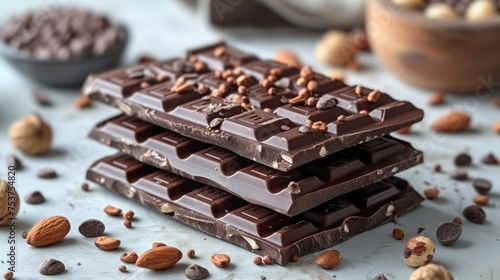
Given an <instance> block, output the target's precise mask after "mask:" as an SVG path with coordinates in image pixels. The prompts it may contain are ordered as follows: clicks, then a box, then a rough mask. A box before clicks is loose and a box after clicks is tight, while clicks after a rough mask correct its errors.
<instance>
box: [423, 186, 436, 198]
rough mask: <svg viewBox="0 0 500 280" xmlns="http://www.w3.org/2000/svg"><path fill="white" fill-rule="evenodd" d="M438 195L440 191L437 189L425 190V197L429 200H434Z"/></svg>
mask: <svg viewBox="0 0 500 280" xmlns="http://www.w3.org/2000/svg"><path fill="white" fill-rule="evenodd" d="M438 195H439V189H438V188H437V187H434V188H426V189H424V196H425V197H426V198H427V199H434V198H436V197H437V196H438Z"/></svg>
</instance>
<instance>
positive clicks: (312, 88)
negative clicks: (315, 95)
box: [307, 80, 318, 92]
mask: <svg viewBox="0 0 500 280" xmlns="http://www.w3.org/2000/svg"><path fill="white" fill-rule="evenodd" d="M307 89H308V90H309V91H311V92H316V91H317V90H318V83H317V82H316V81H314V80H311V81H309V82H308V83H307Z"/></svg>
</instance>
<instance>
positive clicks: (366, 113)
mask: <svg viewBox="0 0 500 280" xmlns="http://www.w3.org/2000/svg"><path fill="white" fill-rule="evenodd" d="M359 114H360V115H368V111H366V110H361V111H359Z"/></svg>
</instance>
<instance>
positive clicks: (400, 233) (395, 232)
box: [392, 228, 405, 240]
mask: <svg viewBox="0 0 500 280" xmlns="http://www.w3.org/2000/svg"><path fill="white" fill-rule="evenodd" d="M392 236H393V237H394V238H396V239H397V240H403V239H404V238H405V232H404V231H403V230H402V229H400V228H395V229H393V230H392Z"/></svg>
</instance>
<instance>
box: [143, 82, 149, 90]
mask: <svg viewBox="0 0 500 280" xmlns="http://www.w3.org/2000/svg"><path fill="white" fill-rule="evenodd" d="M150 86H151V85H150V84H149V83H148V82H142V83H141V88H142V89H145V88H148V87H150Z"/></svg>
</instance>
